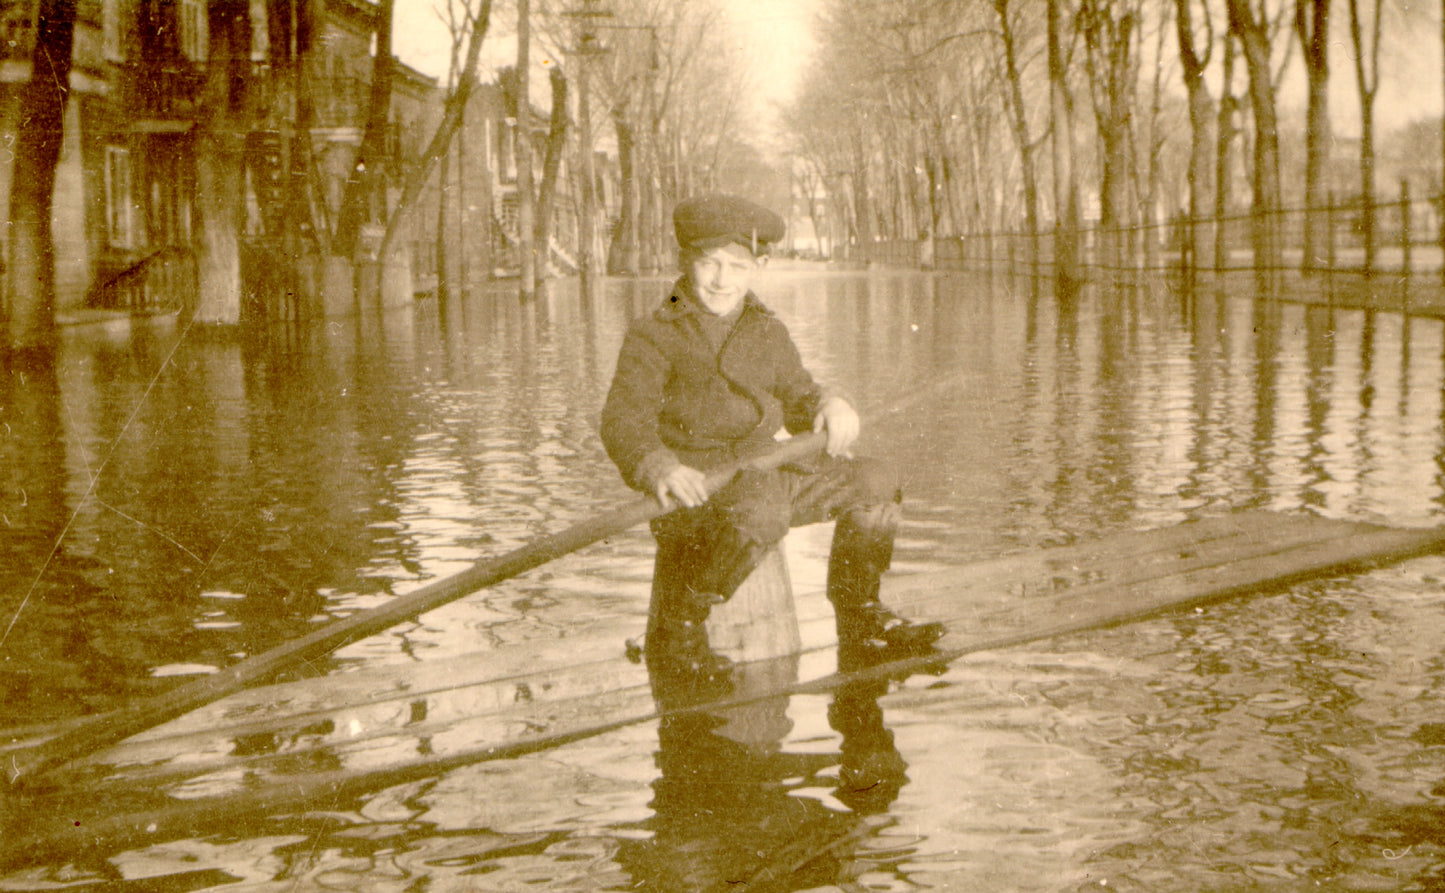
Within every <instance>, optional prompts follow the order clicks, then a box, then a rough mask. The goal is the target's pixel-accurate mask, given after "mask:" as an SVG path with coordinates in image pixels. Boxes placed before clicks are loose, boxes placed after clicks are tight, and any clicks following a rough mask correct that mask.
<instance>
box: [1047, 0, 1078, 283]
mask: <svg viewBox="0 0 1445 893" xmlns="http://www.w3.org/2000/svg"><path fill="white" fill-rule="evenodd" d="M1061 2H1062V0H1048V43H1049V46H1048V59H1049V110H1050V114H1051V116H1052V117H1053V141H1052V149H1053V166H1054V209H1055V211H1054V213H1055V220H1054V279H1055V283H1056V288H1057V290H1058V292H1059V294H1061V295H1064V296H1072V295H1073V294H1074V293H1075V292H1077V290H1078V287H1079V285H1080V284H1081V283H1082V282H1083V275H1082V271H1081V270H1080V268H1079V186H1078V182H1077V181H1076V179H1075V173H1074V98H1073V94H1071V93H1070V92H1069V78H1068V75H1069V72H1068V60H1067V59H1066V58H1065V56H1064V52H1063V35H1062V33H1061V31H1062V28H1063V23H1062V21H1061V14H1060V9H1059V4H1060V3H1061Z"/></svg>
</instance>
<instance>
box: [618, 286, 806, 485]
mask: <svg viewBox="0 0 1445 893" xmlns="http://www.w3.org/2000/svg"><path fill="white" fill-rule="evenodd" d="M706 312H707V311H705V310H703V309H701V308H700V307H698V306H697V305H696V304H695V303H694V302H693V301H692V300H691V299H690V298H688V297H687V294H686V291H685V290H684V287H683V286H682V283H681V282H679V284H678V285H677V286H674V288H673V290H672V293H671V294H670V295H669V296H668V298H667V300H665V301H664V302H663V304H662V306H661V307H659V308H658V309H657V310H656V311H655V312H654V313H653V314H652V315H651V316H646V317H643V318H641V319H638V320H636V321H634V322H633V324H632V327H631V328H630V329H629V330H628V332H627V337H626V338H625V339H624V340H623V342H622V351H621V353H620V354H619V355H618V359H617V374H616V375H615V376H614V377H613V379H612V388H611V390H610V391H609V392H608V394H607V403H606V405H605V406H604V407H603V409H602V443H603V445H604V446H606V448H607V455H609V456H611V457H612V461H613V462H615V463H616V464H617V467H618V469H619V470H620V471H621V472H622V477H623V479H624V480H626V481H627V483H628V484H629V485H630V486H632V487H635V488H637V489H639V490H645V491H650V490H652V489H653V487H654V486H655V482H656V480H657V479H658V478H659V477H660V476H661V475H663V474H665V473H667V472H668V471H670V470H672V468H673V467H675V466H676V465H677V464H678V463H679V462H680V463H682V464H684V465H690V466H692V467H693V468H698V469H704V470H705V469H708V468H711V467H713V466H716V465H720V464H722V463H725V462H728V461H731V460H733V459H736V458H738V457H739V456H742V455H745V454H747V453H749V452H753V451H756V450H757V449H759V448H761V447H764V446H766V445H767V444H769V443H771V442H772V441H773V435H774V434H775V433H776V432H777V431H778V430H779V429H780V428H784V427H786V428H787V429H788V431H789V432H791V433H794V434H797V433H800V432H804V431H809V430H811V429H812V426H813V416H814V415H815V414H816V413H817V411H818V406H819V405H820V404H821V402H822V400H823V392H822V389H821V388H819V387H818V385H817V384H816V383H815V382H814V381H813V376H811V375H809V374H808V370H807V369H804V368H803V362H802V359H801V358H800V357H799V356H798V349H797V347H795V346H794V345H793V339H792V338H791V337H790V336H789V335H788V329H787V327H786V326H784V325H783V323H782V321H781V320H779V319H778V318H777V317H776V316H774V315H773V313H772V311H770V310H768V308H766V307H764V306H763V305H762V303H761V302H760V301H758V299H757V298H756V297H755V296H754V295H753V294H752V293H749V294H748V295H747V297H745V298H744V303H743V309H742V313H741V314H740V315H739V316H738V320H737V323H736V324H735V325H734V326H733V329H732V331H731V332H730V333H729V334H728V336H727V340H726V341H725V342H724V343H723V345H722V349H721V351H717V352H715V351H714V349H713V347H712V346H711V344H710V343H709V342H708V339H707V337H706V335H705V334H704V333H703V330H702V326H701V324H700V321H699V318H698V317H699V314H704V313H706Z"/></svg>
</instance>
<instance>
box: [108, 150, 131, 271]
mask: <svg viewBox="0 0 1445 893" xmlns="http://www.w3.org/2000/svg"><path fill="white" fill-rule="evenodd" d="M105 226H106V239H107V241H108V242H109V243H110V244H111V246H112V247H114V248H133V247H135V205H134V203H133V202H132V199H131V165H130V150H129V149H122V148H121V147H119V146H106V147H105Z"/></svg>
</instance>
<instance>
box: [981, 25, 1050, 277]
mask: <svg viewBox="0 0 1445 893" xmlns="http://www.w3.org/2000/svg"><path fill="white" fill-rule="evenodd" d="M992 2H993V9H994V12H995V13H996V14H997V15H998V24H999V38H1000V40H1001V41H1002V44H1003V63H1004V76H1005V78H1006V79H1007V83H1008V90H1007V92H1006V93H1005V94H1004V96H1005V102H1006V105H1007V107H1008V111H1009V123H1010V124H1011V125H1012V130H1013V137H1014V144H1015V145H1016V146H1017V148H1018V152H1019V173H1020V176H1021V178H1022V180H1023V190H1024V196H1023V198H1024V226H1025V228H1026V230H1027V232H1028V236H1029V244H1030V246H1031V247H1032V251H1033V253H1035V254H1037V252H1038V239H1039V184H1038V169H1037V164H1036V162H1035V160H1034V155H1035V152H1036V151H1037V150H1038V148H1039V145H1040V142H1041V141H1039V142H1036V141H1034V140H1033V139H1032V137H1031V136H1030V134H1029V119H1028V106H1027V104H1026V103H1025V101H1024V83H1023V65H1022V62H1021V60H1020V59H1019V45H1018V44H1019V28H1018V23H1017V22H1016V20H1017V19H1019V18H1021V17H1022V16H1021V14H1020V13H1019V10H1018V4H1016V3H1013V0H992ZM1011 3H1012V5H1013V8H1012V9H1011V8H1010V6H1011Z"/></svg>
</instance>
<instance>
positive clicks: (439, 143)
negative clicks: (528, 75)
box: [380, 0, 492, 257]
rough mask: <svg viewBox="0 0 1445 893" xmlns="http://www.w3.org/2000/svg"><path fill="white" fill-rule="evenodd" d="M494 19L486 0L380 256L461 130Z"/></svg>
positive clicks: (393, 215) (391, 220)
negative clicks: (482, 51) (455, 80)
mask: <svg viewBox="0 0 1445 893" xmlns="http://www.w3.org/2000/svg"><path fill="white" fill-rule="evenodd" d="M491 17H492V0H482V8H481V10H480V11H478V12H477V17H476V19H474V20H473V22H472V36H471V39H470V42H469V43H468V44H467V59H466V63H465V64H463V66H462V73H461V75H460V76H459V77H458V78H457V88H456V89H455V90H453V91H452V93H451V95H450V96H448V97H447V101H446V104H445V105H444V106H443V108H442V119H441V121H440V122H439V123H438V124H437V129H436V132H435V133H433V134H432V138H431V140H430V141H429V142H428V143H427V146H426V151H424V152H422V154H421V158H420V159H418V160H417V163H416V165H415V166H413V167H412V169H411V170H410V171H408V172H407V178H406V183H405V184H404V185H403V186H402V190H401V197H400V198H398V199H397V202H396V207H395V208H393V209H392V211H391V216H390V217H389V218H388V219H387V221H386V233H385V235H383V236H382V237H381V252H380V254H381V256H382V257H386V256H387V255H388V254H389V253H390V252H391V245H392V242H394V241H395V240H396V237H397V234H398V233H399V232H400V231H401V225H402V223H403V222H404V221H405V220H406V216H407V213H408V212H409V211H410V210H411V209H412V208H413V207H414V206H415V205H416V203H417V200H418V199H419V198H420V197H421V192H422V189H423V188H424V187H425V186H426V181H427V177H429V176H431V171H432V168H433V167H435V166H436V163H437V161H438V160H439V159H441V158H442V157H443V156H445V155H446V154H447V150H448V149H449V148H450V147H451V145H452V140H453V138H454V137H455V136H456V134H457V131H458V130H459V129H460V128H461V124H462V115H463V113H464V112H465V111H466V107H467V102H468V101H469V100H470V99H471V97H472V87H473V85H474V84H475V83H476V80H477V60H478V58H479V57H480V56H481V50H482V38H484V37H485V36H486V34H487V23H488V22H489V21H490V20H491Z"/></svg>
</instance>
